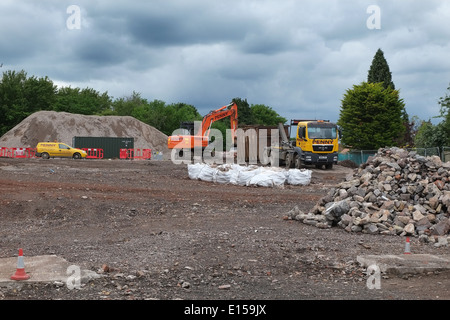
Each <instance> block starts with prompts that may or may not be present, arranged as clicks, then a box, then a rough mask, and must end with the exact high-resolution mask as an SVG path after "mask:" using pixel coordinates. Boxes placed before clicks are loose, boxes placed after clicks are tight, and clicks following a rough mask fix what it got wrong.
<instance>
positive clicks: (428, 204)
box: [288, 148, 450, 240]
mask: <svg viewBox="0 0 450 320" xmlns="http://www.w3.org/2000/svg"><path fill="white" fill-rule="evenodd" d="M449 169H450V162H446V163H443V162H442V161H441V160H440V158H439V157H437V156H431V157H424V156H420V155H418V154H417V153H416V152H414V151H407V150H404V149H400V148H384V149H379V150H378V152H377V154H375V155H374V156H373V157H371V158H369V159H368V161H367V162H366V163H364V164H362V165H361V166H360V167H359V168H357V169H355V170H354V172H353V174H351V175H349V176H347V178H346V180H345V181H343V182H341V183H340V184H338V185H337V186H336V187H335V188H332V189H331V190H330V191H329V192H328V194H327V195H326V196H324V197H323V198H321V199H320V200H319V202H318V203H317V204H316V205H315V206H314V208H313V209H312V210H311V212H309V213H303V212H301V211H300V210H299V209H298V207H295V208H294V209H292V210H291V211H290V212H289V213H288V218H290V219H295V220H299V221H301V222H303V223H307V224H311V225H315V226H317V227H320V228H329V227H332V226H339V227H341V228H344V229H345V230H346V231H348V232H363V233H369V234H393V235H407V236H419V237H421V238H422V239H428V240H429V239H430V238H433V237H435V236H445V235H447V234H449V230H450V219H449V216H450V172H449Z"/></svg>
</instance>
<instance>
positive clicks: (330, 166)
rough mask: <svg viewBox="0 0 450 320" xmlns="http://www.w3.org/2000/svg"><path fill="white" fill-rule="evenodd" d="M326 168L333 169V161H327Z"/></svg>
mask: <svg viewBox="0 0 450 320" xmlns="http://www.w3.org/2000/svg"><path fill="white" fill-rule="evenodd" d="M325 169H327V170H331V169H333V164H332V163H327V164H326V165H325Z"/></svg>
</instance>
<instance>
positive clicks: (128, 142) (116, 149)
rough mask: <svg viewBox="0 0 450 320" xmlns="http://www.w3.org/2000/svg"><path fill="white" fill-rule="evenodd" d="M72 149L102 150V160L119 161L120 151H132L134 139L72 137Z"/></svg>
mask: <svg viewBox="0 0 450 320" xmlns="http://www.w3.org/2000/svg"><path fill="white" fill-rule="evenodd" d="M72 146H73V147H74V148H79V149H83V148H97V149H103V158H104V159H115V158H116V159H119V157H120V149H134V138H130V137H73V139H72Z"/></svg>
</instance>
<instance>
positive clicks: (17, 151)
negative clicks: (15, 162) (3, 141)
mask: <svg viewBox="0 0 450 320" xmlns="http://www.w3.org/2000/svg"><path fill="white" fill-rule="evenodd" d="M0 157H3V158H19V159H25V158H34V157H36V148H5V147H1V148H0Z"/></svg>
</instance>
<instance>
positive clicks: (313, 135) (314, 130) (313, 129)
mask: <svg viewBox="0 0 450 320" xmlns="http://www.w3.org/2000/svg"><path fill="white" fill-rule="evenodd" d="M336 137H337V130H336V127H330V126H321V125H309V126H308V138H310V139H336Z"/></svg>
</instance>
